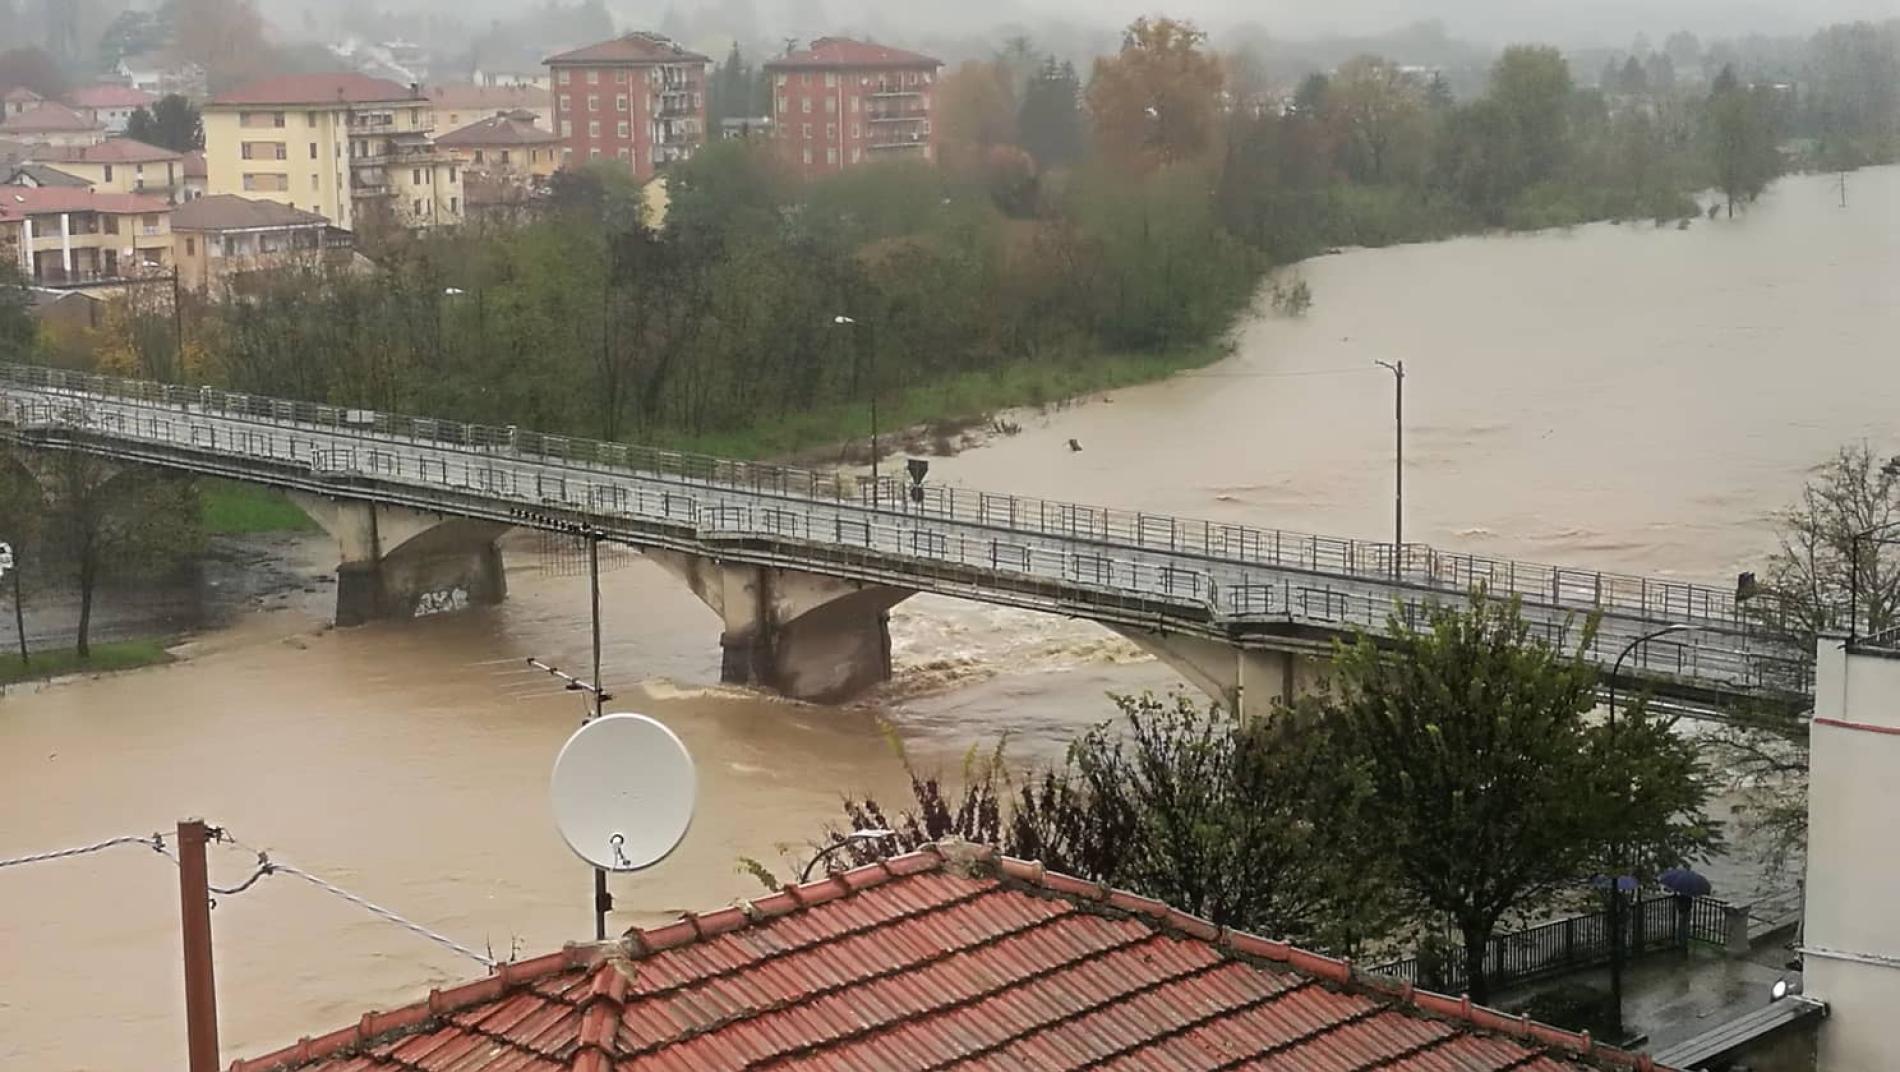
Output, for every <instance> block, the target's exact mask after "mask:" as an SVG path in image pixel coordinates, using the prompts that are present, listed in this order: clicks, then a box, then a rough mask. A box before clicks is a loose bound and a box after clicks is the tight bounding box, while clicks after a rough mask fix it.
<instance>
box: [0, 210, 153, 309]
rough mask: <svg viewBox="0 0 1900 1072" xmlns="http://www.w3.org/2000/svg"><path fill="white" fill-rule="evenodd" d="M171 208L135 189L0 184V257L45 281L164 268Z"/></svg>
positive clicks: (68, 282)
mask: <svg viewBox="0 0 1900 1072" xmlns="http://www.w3.org/2000/svg"><path fill="white" fill-rule="evenodd" d="M171 212H172V207H171V205H170V204H169V203H167V202H166V201H165V199H164V198H160V197H150V196H147V195H143V194H122V193H101V192H99V191H96V190H92V189H86V188H80V187H74V186H38V187H35V186H7V187H0V257H6V258H8V259H10V260H12V261H13V262H14V263H16V264H18V265H19V266H20V268H21V270H22V271H24V272H25V273H26V276H27V279H28V280H29V281H30V282H32V283H33V284H35V285H38V286H48V287H57V286H85V285H89V284H107V283H111V282H114V281H117V280H124V279H128V278H133V277H136V276H140V275H147V274H151V273H156V272H165V271H170V270H171V264H172V233H171Z"/></svg>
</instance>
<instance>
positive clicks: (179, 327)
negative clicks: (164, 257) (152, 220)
mask: <svg viewBox="0 0 1900 1072" xmlns="http://www.w3.org/2000/svg"><path fill="white" fill-rule="evenodd" d="M172 342H173V344H174V345H175V346H176V347H177V348H178V367H177V368H176V369H174V370H173V372H174V374H175V375H176V376H177V377H178V378H179V379H181V380H182V379H184V378H185V302H184V298H183V288H181V287H180V286H179V285H178V265H176V264H173V265H172Z"/></svg>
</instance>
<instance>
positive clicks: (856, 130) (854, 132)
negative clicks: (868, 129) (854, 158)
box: [851, 123, 864, 138]
mask: <svg viewBox="0 0 1900 1072" xmlns="http://www.w3.org/2000/svg"><path fill="white" fill-rule="evenodd" d="M851 136H852V137H854V138H861V137H863V136H864V134H863V131H862V128H860V127H859V126H858V125H857V124H856V123H853V124H851Z"/></svg>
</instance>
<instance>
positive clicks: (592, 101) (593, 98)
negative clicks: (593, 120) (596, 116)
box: [587, 93, 600, 112]
mask: <svg viewBox="0 0 1900 1072" xmlns="http://www.w3.org/2000/svg"><path fill="white" fill-rule="evenodd" d="M587 110H588V111H590V112H598V111H600V94H598V93H589V94H588V95H587Z"/></svg>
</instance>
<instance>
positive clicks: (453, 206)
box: [449, 197, 462, 216]
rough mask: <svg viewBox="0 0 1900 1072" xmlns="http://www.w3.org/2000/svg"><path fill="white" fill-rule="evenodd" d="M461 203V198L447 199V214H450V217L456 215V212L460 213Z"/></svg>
mask: <svg viewBox="0 0 1900 1072" xmlns="http://www.w3.org/2000/svg"><path fill="white" fill-rule="evenodd" d="M461 202H462V199H461V198H459V197H451V198H449V214H450V215H451V216H452V215H454V214H455V213H457V212H460V211H462V205H461Z"/></svg>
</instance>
